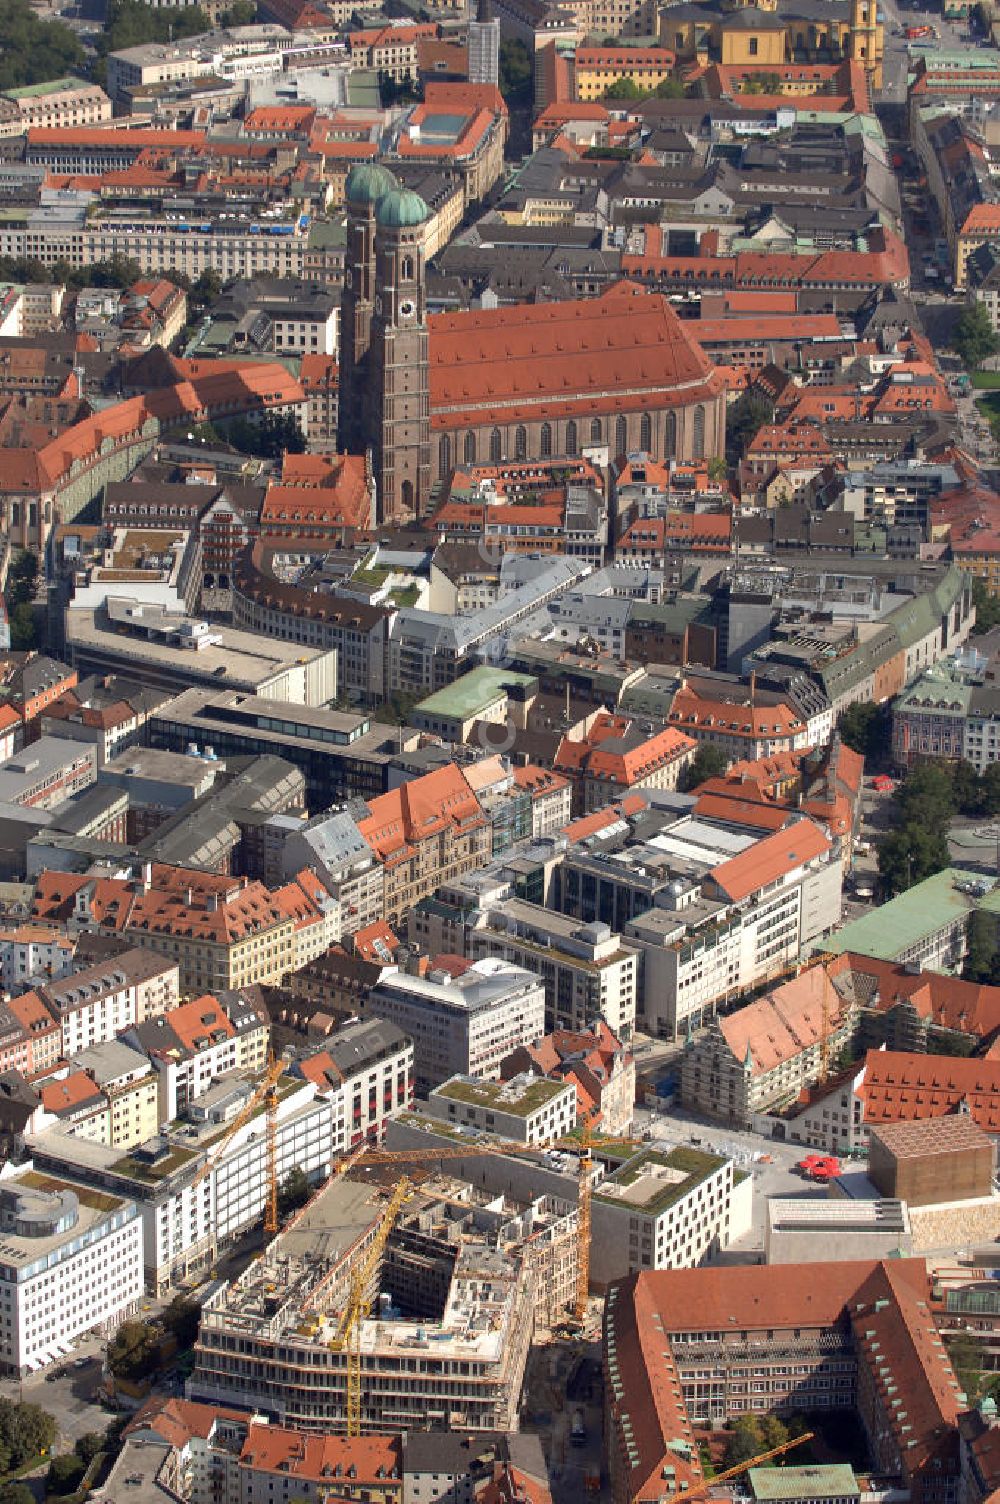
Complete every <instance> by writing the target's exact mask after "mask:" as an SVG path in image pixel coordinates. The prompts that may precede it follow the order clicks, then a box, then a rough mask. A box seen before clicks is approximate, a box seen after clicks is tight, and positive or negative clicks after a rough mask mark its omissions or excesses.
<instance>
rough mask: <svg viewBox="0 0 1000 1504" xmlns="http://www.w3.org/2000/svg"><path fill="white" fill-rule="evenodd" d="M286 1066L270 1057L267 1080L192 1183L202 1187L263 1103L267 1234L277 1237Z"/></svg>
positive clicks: (252, 1097) (235, 1119)
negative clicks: (280, 1083) (280, 1103)
mask: <svg viewBox="0 0 1000 1504" xmlns="http://www.w3.org/2000/svg"><path fill="white" fill-rule="evenodd" d="M284 1068H285V1067H284V1064H283V1062H282V1061H280V1060H276V1059H275V1058H274V1054H273V1052H272V1053H271V1054H270V1055H269V1056H268V1061H267V1068H266V1070H265V1072H264V1075H263V1077H262V1078H261V1080H260V1081H258V1083H257V1085H256V1086H255V1087H254V1090H253V1094H252V1096H251V1097H250V1100H249V1101H248V1102H247V1103H246V1104H245V1106H243V1107H241V1109H240V1111H239V1112H238V1113H237V1115H236V1117H235V1118H234V1119H233V1121H232V1122H231V1123H230V1125H229V1127H228V1128H227V1129H226V1131H225V1133H224V1134H223V1135H222V1137H221V1138H220V1139H219V1140H218V1141H217V1142H216V1143H215V1144H214V1145H213V1146H212V1152H211V1153H210V1154H209V1156H208V1158H207V1159H206V1160H205V1163H204V1164H203V1165H202V1167H201V1169H200V1170H199V1171H198V1173H197V1175H196V1176H195V1177H194V1179H193V1180H192V1182H191V1185H192V1187H194V1186H196V1185H200V1183H201V1182H202V1181H203V1180H204V1179H205V1176H206V1175H208V1174H209V1173H210V1171H211V1170H212V1169H214V1167H215V1165H216V1164H217V1163H218V1160H219V1157H220V1156H221V1155H222V1154H223V1153H224V1152H225V1150H226V1149H227V1148H228V1147H229V1145H230V1144H231V1143H232V1141H233V1138H234V1137H235V1135H236V1134H237V1133H239V1131H240V1129H241V1128H244V1127H246V1125H247V1123H249V1121H250V1119H251V1118H252V1117H253V1115H254V1113H255V1112H256V1111H257V1109H258V1108H259V1107H260V1104H261V1103H262V1102H263V1103H264V1107H265V1113H264V1133H265V1166H266V1187H265V1196H264V1231H265V1232H266V1233H268V1234H269V1235H273V1234H274V1233H276V1232H277V1231H278V1078H279V1077H280V1075H281V1073H282V1071H283V1070H284Z"/></svg>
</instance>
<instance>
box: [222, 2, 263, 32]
mask: <svg viewBox="0 0 1000 1504" xmlns="http://www.w3.org/2000/svg"><path fill="white" fill-rule="evenodd" d="M256 19H257V5H256V0H232V4H231V5H229V6H227V8H226V9H225V10H224V11H223V12H222V15H221V16H220V17H219V25H220V26H252V25H253V23H254V22H255V21H256Z"/></svg>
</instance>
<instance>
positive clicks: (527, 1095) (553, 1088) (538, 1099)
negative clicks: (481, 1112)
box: [434, 1077, 566, 1118]
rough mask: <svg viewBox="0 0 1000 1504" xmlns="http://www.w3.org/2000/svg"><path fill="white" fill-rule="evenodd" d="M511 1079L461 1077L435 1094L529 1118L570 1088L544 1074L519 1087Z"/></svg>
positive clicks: (473, 1105) (470, 1104)
mask: <svg viewBox="0 0 1000 1504" xmlns="http://www.w3.org/2000/svg"><path fill="white" fill-rule="evenodd" d="M514 1086H515V1083H512V1082H510V1081H506V1082H505V1081H470V1080H466V1079H464V1078H462V1077H458V1078H456V1079H454V1080H452V1081H446V1082H445V1083H444V1085H443V1086H439V1087H437V1088H436V1089H435V1091H434V1095H435V1097H438V1098H443V1099H444V1100H445V1101H446V1102H463V1103H465V1104H467V1105H468V1106H470V1107H482V1108H485V1109H486V1110H487V1111H488V1112H506V1113H509V1114H510V1115H511V1116H512V1117H518V1118H526V1117H529V1116H530V1114H531V1113H533V1112H537V1111H538V1109H539V1108H540V1107H545V1106H546V1105H547V1104H548V1103H549V1102H551V1101H552V1100H553V1098H555V1097H558V1096H560V1095H561V1094H562V1093H563V1092H564V1091H565V1090H566V1083H565V1081H547V1080H546V1079H545V1078H544V1077H540V1078H539V1079H537V1080H534V1079H533V1080H532V1081H531V1082H530V1084H528V1085H526V1086H524V1087H523V1088H522V1089H520V1090H518V1091H515V1090H514V1089H513V1088H514Z"/></svg>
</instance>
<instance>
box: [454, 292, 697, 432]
mask: <svg viewBox="0 0 1000 1504" xmlns="http://www.w3.org/2000/svg"><path fill="white" fill-rule="evenodd" d="M430 366H431V368H430V384H431V412H432V415H433V416H432V424H433V426H434V427H435V428H440V429H448V428H454V427H458V426H465V425H466V424H467V423H468V422H470V421H472V415H473V414H474V415H475V421H476V423H477V424H479V425H481V424H482V423H484V422H487V423H488V422H501V421H503V422H512V421H517V420H518V419H521V418H540V417H542V416H544V415H545V414H546V413H552V414H564V415H566V416H572V415H573V414H574V413H578V414H579V415H580V416H581V417H582V416H585V415H589V414H590V413H592V412H594V411H596V407H595V400H596V399H597V398H598V396H599V399H600V405H601V408H602V410H608V409H609V408H610V409H612V410H615V411H630V410H632V409H636V410H638V409H640V408H644V407H646V406H647V405H648V404H649V402H650V401H651V400H654V399H655V400H656V401H660V402H663V401H666V402H670V401H673V402H676V403H678V404H680V403H689V402H696V401H698V400H699V398H702V399H705V398H709V399H710V398H712V397H714V395H715V394H716V393H717V392H718V391H719V390H720V387H719V381H718V377H717V376H716V375H715V373H714V371H713V368H712V365H711V363H710V362H709V360H708V358H707V357H706V355H705V353H704V351H703V350H701V348H700V347H699V346H698V344H697V343H696V341H695V339H694V336H693V335H692V333H691V331H690V330H689V329H688V327H687V326H685V325H684V324H682V322H681V320H680V319H679V318H678V317H677V315H676V314H675V313H674V311H673V309H672V308H671V307H670V304H669V303H668V302H667V300H666V299H665V298H661V297H659V296H658V295H656V294H650V293H646V292H644V291H643V290H642V289H640V288H636V287H634V286H631V285H629V284H628V283H624V282H620V283H618V284H616V285H615V286H614V287H613V288H611V289H610V290H609V291H608V292H606V293H605V294H604V295H603V296H602V297H599V298H584V299H582V300H580V301H577V302H563V303H545V304H534V303H531V304H516V305H514V306H512V307H506V308H497V309H493V310H482V309H477V310H473V311H471V312H461V313H446V314H437V315H432V317H431V319H430Z"/></svg>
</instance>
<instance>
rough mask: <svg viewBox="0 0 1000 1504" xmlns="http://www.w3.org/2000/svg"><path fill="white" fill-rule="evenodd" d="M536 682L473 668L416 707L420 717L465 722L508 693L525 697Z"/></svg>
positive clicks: (495, 670)
mask: <svg viewBox="0 0 1000 1504" xmlns="http://www.w3.org/2000/svg"><path fill="white" fill-rule="evenodd" d="M536 683H537V680H536V679H535V678H534V677H533V676H532V675H531V674H515V673H514V672H513V671H512V670H511V669H507V668H490V667H488V666H487V665H484V666H483V667H482V668H474V669H472V670H471V672H470V673H468V674H463V675H462V677H461V678H460V679H456V680H455V681H454V683H453V684H448V685H446V687H445V688H444V689H439V690H436V691H435V692H434V694H432V695H428V696H427V698H426V700H421V701H420V704H419V705H418V706H417V707H416V709H417V710H418V711H419V713H420V714H421V715H439V716H445V717H447V718H448V719H450V720H455V721H467V720H469V719H470V718H471V717H473V716H475V715H476V714H477V713H478V712H479V711H481V710H483V709H484V708H485V707H486V706H487V705H490V704H492V703H493V701H494V700H496V699H498V698H499V696H500V695H501V694H504V693H506V692H507V691H509V690H521V691H522V692H524V693H527V692H528V691H529V690H530V689H531V688H532V687H533V686H534V685H535V684H536Z"/></svg>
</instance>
